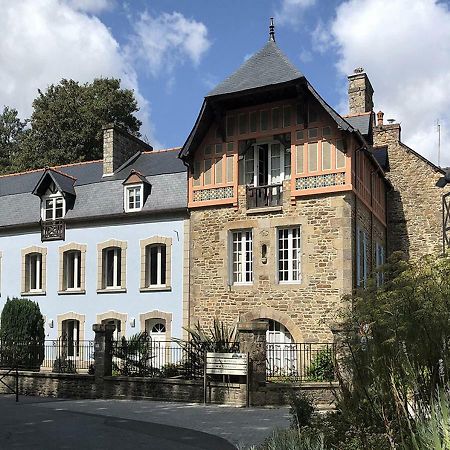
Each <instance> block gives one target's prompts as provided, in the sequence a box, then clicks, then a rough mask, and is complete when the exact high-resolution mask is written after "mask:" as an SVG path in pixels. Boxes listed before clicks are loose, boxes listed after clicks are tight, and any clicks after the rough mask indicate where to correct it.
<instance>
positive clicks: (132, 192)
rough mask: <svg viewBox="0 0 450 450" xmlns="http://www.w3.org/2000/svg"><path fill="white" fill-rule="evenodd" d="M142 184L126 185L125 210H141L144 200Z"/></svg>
mask: <svg viewBox="0 0 450 450" xmlns="http://www.w3.org/2000/svg"><path fill="white" fill-rule="evenodd" d="M143 190H144V187H143V185H142V184H140V185H134V186H125V212H132V211H140V210H141V209H142V200H143V195H142V194H143Z"/></svg>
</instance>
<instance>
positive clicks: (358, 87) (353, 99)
mask: <svg viewBox="0 0 450 450" xmlns="http://www.w3.org/2000/svg"><path fill="white" fill-rule="evenodd" d="M348 106H349V113H350V114H363V113H367V112H370V111H372V110H373V87H372V85H371V84H370V80H369V77H368V76H367V74H366V73H365V72H364V69H363V68H362V67H359V68H357V69H355V70H354V73H352V74H351V75H349V76H348Z"/></svg>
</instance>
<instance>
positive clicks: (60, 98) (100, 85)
mask: <svg viewBox="0 0 450 450" xmlns="http://www.w3.org/2000/svg"><path fill="white" fill-rule="evenodd" d="M138 110H139V108H138V106H137V102H136V99H135V97H134V93H133V91H132V90H129V89H122V88H121V87H120V80H118V79H114V78H99V79H95V80H94V81H93V82H92V83H84V84H80V83H79V82H77V81H74V80H66V79H63V80H61V82H60V83H58V84H56V85H54V84H52V85H50V86H49V87H48V89H47V90H46V91H45V92H42V91H40V90H39V95H38V97H37V98H36V99H35V100H34V101H33V113H32V116H31V120H30V123H31V130H30V133H28V134H27V135H26V139H25V142H24V145H23V146H22V150H21V152H20V154H19V155H18V158H17V159H16V161H15V170H26V169H33V168H39V167H46V166H54V165H59V164H67V163H73V162H79V161H89V160H94V159H100V158H102V151H103V133H102V126H103V125H105V124H108V123H115V124H117V125H120V126H121V127H123V128H125V129H126V130H128V131H129V132H130V133H132V134H134V135H136V136H139V128H140V126H141V121H140V120H139V119H137V118H136V117H135V115H134V114H135V113H136V112H137V111H138Z"/></svg>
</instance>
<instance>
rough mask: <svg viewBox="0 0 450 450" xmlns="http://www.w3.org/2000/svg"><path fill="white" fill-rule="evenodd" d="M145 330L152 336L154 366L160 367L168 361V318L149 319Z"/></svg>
mask: <svg viewBox="0 0 450 450" xmlns="http://www.w3.org/2000/svg"><path fill="white" fill-rule="evenodd" d="M145 331H146V332H147V334H148V335H149V336H150V338H151V343H152V353H153V361H152V363H153V367H156V368H158V369H160V368H161V367H162V366H164V365H165V364H166V362H167V351H166V347H167V343H166V320H165V319H162V318H158V317H157V318H152V319H147V320H146V321H145Z"/></svg>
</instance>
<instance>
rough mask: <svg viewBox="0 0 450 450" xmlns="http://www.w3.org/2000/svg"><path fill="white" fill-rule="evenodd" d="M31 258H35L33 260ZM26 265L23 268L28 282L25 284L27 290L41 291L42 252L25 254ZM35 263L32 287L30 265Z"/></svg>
mask: <svg viewBox="0 0 450 450" xmlns="http://www.w3.org/2000/svg"><path fill="white" fill-rule="evenodd" d="M32 258H33V259H34V258H36V259H35V260H34V262H33V260H32ZM25 261H26V267H25V270H26V271H27V272H28V283H29V286H25V290H26V291H27V292H42V253H34V252H33V253H28V254H26V255H25ZM33 264H35V265H36V267H35V279H34V282H35V283H34V284H35V286H36V287H35V288H32V287H31V286H32V280H31V275H32V270H31V269H32V265H33Z"/></svg>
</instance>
